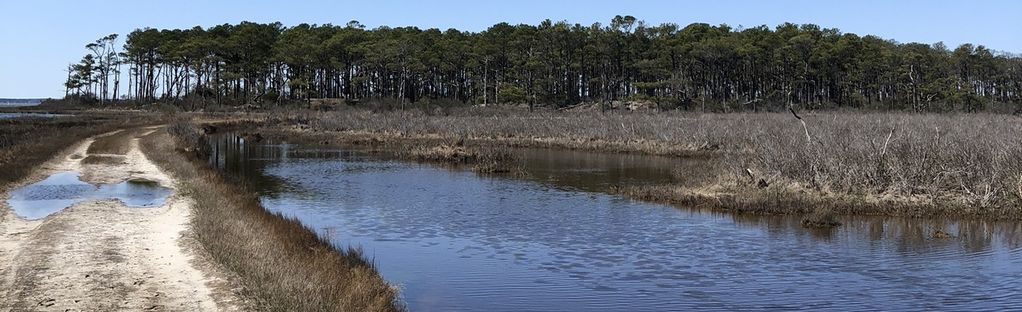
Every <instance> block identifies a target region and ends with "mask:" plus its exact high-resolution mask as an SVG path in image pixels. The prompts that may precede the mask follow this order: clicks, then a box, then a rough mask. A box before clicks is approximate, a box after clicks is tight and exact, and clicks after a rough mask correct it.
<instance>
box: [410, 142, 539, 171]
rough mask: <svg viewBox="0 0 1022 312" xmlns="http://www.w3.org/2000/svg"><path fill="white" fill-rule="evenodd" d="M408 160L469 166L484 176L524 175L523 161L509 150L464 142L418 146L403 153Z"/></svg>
mask: <svg viewBox="0 0 1022 312" xmlns="http://www.w3.org/2000/svg"><path fill="white" fill-rule="evenodd" d="M401 156H404V157H405V158H408V159H413V160H416V161H421V162H430V163H438V164H449V165H454V166H469V168H470V169H471V170H472V171H475V172H477V173H483V174H523V172H524V169H523V166H522V163H521V160H520V159H518V157H517V156H515V155H514V154H513V153H512V152H511V151H510V150H508V149H507V148H499V147H490V148H483V147H467V146H465V144H464V141H460V140H459V141H458V142H455V143H442V144H438V145H427V146H418V147H415V148H412V149H410V150H407V152H404V153H402V155H401Z"/></svg>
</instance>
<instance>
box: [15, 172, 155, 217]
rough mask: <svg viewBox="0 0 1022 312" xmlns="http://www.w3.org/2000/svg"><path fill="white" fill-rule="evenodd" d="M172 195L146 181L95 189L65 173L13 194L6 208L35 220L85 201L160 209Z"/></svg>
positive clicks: (125, 182) (78, 175)
mask: <svg viewBox="0 0 1022 312" xmlns="http://www.w3.org/2000/svg"><path fill="white" fill-rule="evenodd" d="M171 192H172V190H171V189H169V188H166V187H162V186H160V185H159V184H158V183H156V182H153V181H148V180H136V179H133V180H128V181H124V182H120V183H114V184H99V185H94V184H89V183H86V182H84V181H82V180H81V179H80V174H79V173H77V172H73V171H64V172H58V173H55V174H53V175H50V176H49V177H47V178H46V179H44V180H42V181H39V182H36V183H33V184H30V185H27V186H24V187H22V188H19V189H17V190H14V192H11V197H10V198H9V199H8V200H7V204H8V205H9V206H10V207H11V209H12V210H13V211H14V213H16V214H17V215H18V216H20V217H22V218H25V219H29V220H36V219H42V218H45V217H47V216H49V215H51V214H54V213H57V212H58V211H61V210H64V209H67V208H68V207H71V206H72V205H74V204H76V203H79V202H83V201H87V200H106V199H113V200H118V201H120V202H122V203H124V205H125V206H128V207H136V208H141V207H159V206H162V205H163V203H164V202H165V201H166V199H167V196H169V195H170V194H171Z"/></svg>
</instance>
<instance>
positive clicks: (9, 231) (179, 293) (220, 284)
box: [0, 129, 243, 311]
mask: <svg viewBox="0 0 1022 312" xmlns="http://www.w3.org/2000/svg"><path fill="white" fill-rule="evenodd" d="M132 131H133V132H131V133H128V132H121V133H120V134H121V135H120V136H119V137H123V139H120V140H119V141H120V142H117V143H118V144H126V146H127V148H122V150H126V151H127V152H126V153H123V154H106V155H99V156H102V157H97V158H103V159H104V161H101V162H89V163H84V162H83V161H82V159H84V158H85V157H88V156H90V155H89V154H88V148H89V146H90V145H91V144H93V142H95V141H96V140H97V138H92V139H89V140H86V141H84V142H81V143H80V144H78V145H77V146H74V147H71V148H70V150H69V152H67V153H65V154H63V155H58V156H57V157H56V158H55V159H53V160H51V161H50V162H49V163H47V164H46V165H44V166H42V167H41V168H39V170H37V171H36V173H35V174H33V176H32V177H31V178H30V179H28V180H27V181H24V183H23V184H28V183H32V182H35V181H39V180H42V179H43V178H45V177H47V176H49V175H50V174H52V173H54V172H59V171H77V172H80V173H81V179H82V180H84V181H85V182H89V183H116V182H120V181H125V180H127V179H131V178H143V179H149V180H152V181H156V182H158V183H159V184H160V185H161V186H164V187H169V188H174V181H173V179H172V177H170V176H168V175H167V174H165V173H164V172H162V171H161V170H160V169H159V168H158V167H157V166H156V165H155V164H153V163H152V162H150V161H149V160H148V159H146V157H145V156H144V155H143V154H142V152H141V151H140V150H139V148H138V137H139V136H141V135H142V134H144V133H146V132H147V131H153V130H152V129H137V130H132ZM115 134H116V133H115ZM125 134H128V135H125ZM107 135H113V134H107ZM98 138H99V139H102V137H98ZM107 141H109V140H107ZM107 144H109V142H107ZM93 156H97V155H93ZM8 196H9V194H7V193H5V194H2V195H0V311H111V310H113V311H117V310H122V311H224V310H226V311H232V310H242V309H243V308H242V301H241V300H239V297H238V296H237V295H235V292H234V291H232V288H231V287H230V284H229V283H228V282H227V281H226V279H225V278H223V277H222V276H224V274H222V273H221V272H219V271H218V270H217V269H216V267H215V266H213V265H211V264H210V262H209V261H208V260H206V259H205V258H204V255H203V254H202V252H201V249H200V248H198V247H197V246H196V243H194V242H193V241H192V239H191V238H190V236H189V234H188V227H187V224H188V215H189V212H190V201H189V199H188V198H187V197H185V196H183V195H181V194H178V193H177V192H175V194H173V195H171V196H170V197H169V198H168V199H167V201H166V202H165V204H163V205H162V206H160V207H156V208H129V207H126V206H125V205H123V204H122V203H121V202H119V201H116V200H100V201H97V200H93V201H88V202H83V203H79V204H75V205H74V206H71V207H70V208H67V209H65V210H63V211H61V212H58V213H56V214H53V215H50V216H48V217H46V218H44V219H41V220H32V221H30V220H25V219H22V218H20V217H18V216H17V215H15V214H14V213H13V212H12V211H11V210H10V209H9V208H8V207H6V206H7V198H8Z"/></svg>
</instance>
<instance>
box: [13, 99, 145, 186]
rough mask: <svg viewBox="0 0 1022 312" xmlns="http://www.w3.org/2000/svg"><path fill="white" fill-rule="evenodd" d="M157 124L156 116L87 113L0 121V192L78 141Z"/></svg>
mask: <svg viewBox="0 0 1022 312" xmlns="http://www.w3.org/2000/svg"><path fill="white" fill-rule="evenodd" d="M158 121H159V118H154V116H138V115H122V114H104V113H86V112H82V113H80V114H79V115H78V116H69V117H60V118H14V119H0V190H3V189H6V188H7V187H8V186H9V185H10V184H11V183H15V182H17V181H19V180H21V179H23V178H25V177H26V176H27V175H29V174H30V173H31V172H32V171H33V170H35V168H36V167H37V166H38V165H40V164H42V163H44V162H46V161H47V160H50V159H51V158H53V156H54V155H55V154H57V153H59V152H61V151H63V150H65V149H66V148H68V147H70V146H72V145H74V144H75V143H77V142H78V141H81V140H84V139H85V138H88V137H90V136H95V135H99V134H102V133H106V132H111V131H114V130H116V129H119V128H121V127H126V126H137V125H142V124H146V123H149V122H158Z"/></svg>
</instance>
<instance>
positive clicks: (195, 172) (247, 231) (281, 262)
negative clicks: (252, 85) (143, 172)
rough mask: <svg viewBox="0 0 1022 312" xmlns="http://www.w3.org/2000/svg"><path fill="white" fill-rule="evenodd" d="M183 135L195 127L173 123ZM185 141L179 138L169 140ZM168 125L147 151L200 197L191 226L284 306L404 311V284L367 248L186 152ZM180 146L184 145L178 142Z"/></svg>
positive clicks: (272, 304) (253, 285) (276, 306)
mask: <svg viewBox="0 0 1022 312" xmlns="http://www.w3.org/2000/svg"><path fill="white" fill-rule="evenodd" d="M169 130H170V131H171V132H174V133H176V134H178V136H179V137H180V138H182V139H183V140H186V141H187V140H192V139H194V138H196V137H197V134H195V131H196V130H195V129H194V128H191V127H188V126H184V125H177V126H172V127H170V128H169ZM170 142H177V144H169V143H170ZM186 144H188V143H185V142H183V141H180V140H177V139H174V138H172V137H171V135H170V134H169V133H168V132H167V131H157V132H155V133H153V134H152V135H149V136H147V137H145V138H144V139H143V140H142V144H141V147H142V149H143V151H144V152H145V153H146V155H147V156H148V157H149V158H150V159H152V160H153V161H154V162H156V163H157V164H159V165H160V166H161V167H163V168H164V169H165V170H167V171H169V172H171V173H172V174H173V175H174V177H175V178H177V179H178V181H179V187H180V188H181V189H182V191H183V192H184V193H185V194H187V195H188V196H190V197H191V198H193V199H194V201H195V202H194V204H195V206H194V214H193V216H192V220H191V227H192V230H193V232H194V233H195V235H196V238H197V240H198V241H199V242H200V243H201V244H202V246H203V247H204V248H205V250H206V251H207V252H208V253H209V254H210V255H211V256H212V258H213V259H215V260H216V261H217V262H219V263H220V264H222V265H224V266H225V267H227V268H228V269H230V270H231V271H233V272H235V273H237V274H238V276H240V279H241V282H242V283H243V284H244V285H245V286H246V287H247V288H248V289H249V290H251V291H252V293H253V294H254V295H255V296H256V297H258V298H261V299H263V300H264V301H265V302H264V305H265V306H266V308H267V309H270V310H276V311H397V310H401V307H400V306H399V305H398V304H397V303H396V297H397V290H396V289H395V288H394V287H392V286H391V285H388V284H387V282H386V281H384V280H383V278H382V277H381V276H380V275H379V273H378V272H377V271H376V270H375V268H374V267H373V265H372V263H371V262H369V261H367V260H366V259H365V257H364V256H363V255H362V253H361V251H360V250H359V249H355V248H349V249H347V250H338V249H336V248H334V247H333V246H332V245H331V244H330V243H329V242H328V241H326V240H325V239H323V238H321V237H319V236H317V235H316V234H314V233H313V231H311V230H309V229H308V228H306V227H305V226H303V225H302V224H301V223H300V222H298V221H297V220H294V219H290V218H287V217H283V216H281V215H278V214H273V213H270V212H267V211H266V210H265V209H263V207H262V206H261V205H260V203H259V200H258V198H257V197H256V196H255V195H254V194H252V193H251V192H248V191H246V190H243V189H241V188H240V187H239V186H237V185H236V184H233V183H231V182H229V181H226V180H225V179H224V178H223V177H222V176H221V175H220V174H219V173H217V172H216V171H214V170H212V169H210V168H209V167H208V166H207V165H206V164H205V163H203V162H201V161H199V160H197V159H195V157H193V156H192V155H193V153H191V152H186V149H185V148H186V147H188V148H189V149H188V150H192V149H190V146H188V145H186ZM175 146H178V147H177V148H175Z"/></svg>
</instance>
